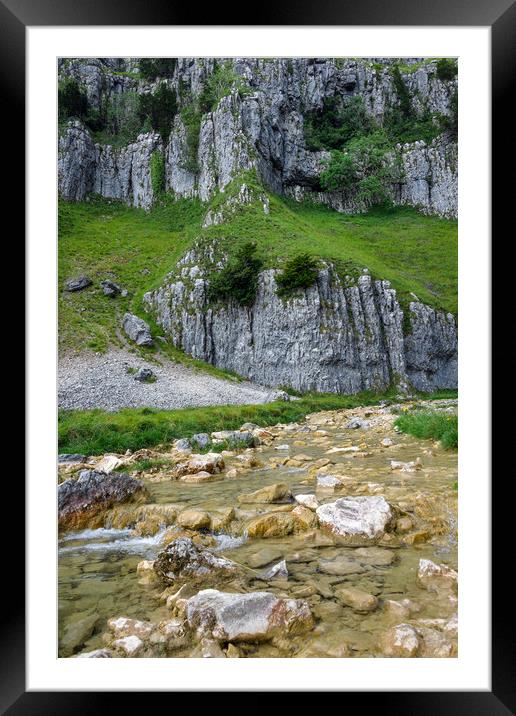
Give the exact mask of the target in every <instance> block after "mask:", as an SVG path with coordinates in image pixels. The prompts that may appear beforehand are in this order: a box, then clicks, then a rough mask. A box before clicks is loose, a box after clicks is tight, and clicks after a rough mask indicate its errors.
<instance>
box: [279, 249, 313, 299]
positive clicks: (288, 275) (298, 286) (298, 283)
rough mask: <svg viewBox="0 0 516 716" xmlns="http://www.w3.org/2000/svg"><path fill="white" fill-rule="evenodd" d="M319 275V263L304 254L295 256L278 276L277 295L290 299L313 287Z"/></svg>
mask: <svg viewBox="0 0 516 716" xmlns="http://www.w3.org/2000/svg"><path fill="white" fill-rule="evenodd" d="M318 273H319V261H318V260H317V259H316V258H315V257H314V256H312V255H310V254H307V253H304V254H298V255H297V256H294V257H293V258H291V259H290V260H289V261H287V262H286V264H285V265H284V266H283V270H282V271H281V273H279V274H278V275H277V276H276V284H277V286H278V288H277V291H276V292H277V294H278V296H282V297H283V298H288V297H289V296H293V295H294V294H296V293H298V292H299V291H300V290H302V289H304V288H309V287H310V286H313V284H314V283H315V281H316V279H317V275H318Z"/></svg>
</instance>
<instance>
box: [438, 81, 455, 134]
mask: <svg viewBox="0 0 516 716" xmlns="http://www.w3.org/2000/svg"><path fill="white" fill-rule="evenodd" d="M440 125H441V130H442V131H443V132H448V133H449V134H450V135H451V137H452V138H453V139H455V141H457V137H458V134H459V95H458V93H457V91H455V92H454V93H453V94H452V96H451V97H450V114H449V115H448V116H446V115H443V116H442V117H441V118H440Z"/></svg>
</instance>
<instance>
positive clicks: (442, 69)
mask: <svg viewBox="0 0 516 716" xmlns="http://www.w3.org/2000/svg"><path fill="white" fill-rule="evenodd" d="M456 76H457V60H452V59H451V58H449V57H443V58H441V59H440V60H438V62H437V77H439V79H440V80H443V81H444V82H446V81H447V80H453V79H454V78H455V77H456Z"/></svg>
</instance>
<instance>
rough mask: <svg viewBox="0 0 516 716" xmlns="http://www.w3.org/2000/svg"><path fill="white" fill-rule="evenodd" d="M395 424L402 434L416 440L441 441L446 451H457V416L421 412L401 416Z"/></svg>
mask: <svg viewBox="0 0 516 716" xmlns="http://www.w3.org/2000/svg"><path fill="white" fill-rule="evenodd" d="M394 424H395V425H396V427H398V428H399V429H400V430H401V431H402V432H404V433H408V434H409V435H414V437H416V438H422V439H429V438H432V439H434V440H440V442H441V444H442V446H443V447H444V448H446V449H452V448H455V449H456V448H457V446H458V443H459V420H458V417H457V415H450V414H449V413H440V412H434V411H423V410H419V411H415V412H413V413H405V414H403V415H400V417H399V418H397V419H396V422H395V423H394Z"/></svg>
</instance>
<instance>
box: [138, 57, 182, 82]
mask: <svg viewBox="0 0 516 716" xmlns="http://www.w3.org/2000/svg"><path fill="white" fill-rule="evenodd" d="M176 65H177V59H176V58H175V57H156V58H151V57H142V58H141V59H140V60H138V68H139V70H140V75H141V76H142V77H143V78H144V79H146V80H155V79H156V77H172V75H173V74H174V70H175V68H176Z"/></svg>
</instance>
